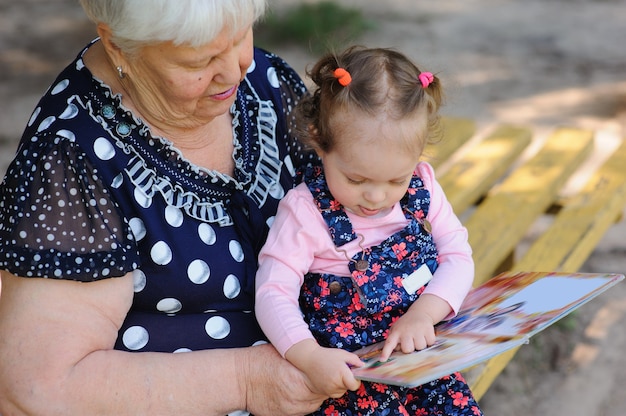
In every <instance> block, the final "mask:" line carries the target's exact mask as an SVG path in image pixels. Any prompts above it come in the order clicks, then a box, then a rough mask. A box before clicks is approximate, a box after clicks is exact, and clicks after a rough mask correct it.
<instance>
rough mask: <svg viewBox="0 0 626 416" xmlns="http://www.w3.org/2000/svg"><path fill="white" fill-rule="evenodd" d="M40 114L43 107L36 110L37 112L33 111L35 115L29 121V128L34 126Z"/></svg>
mask: <svg viewBox="0 0 626 416" xmlns="http://www.w3.org/2000/svg"><path fill="white" fill-rule="evenodd" d="M39 113H41V107H37V108H35V111H33V114H32V115H31V116H30V118H29V119H28V127H30V126H32V125H33V123H34V122H35V120H36V119H37V116H39Z"/></svg>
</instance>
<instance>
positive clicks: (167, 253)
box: [150, 241, 172, 266]
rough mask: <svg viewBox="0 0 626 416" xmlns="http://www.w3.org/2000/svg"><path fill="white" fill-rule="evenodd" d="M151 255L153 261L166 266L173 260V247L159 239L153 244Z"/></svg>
mask: <svg viewBox="0 0 626 416" xmlns="http://www.w3.org/2000/svg"><path fill="white" fill-rule="evenodd" d="M150 256H151V257H152V261H154V262H155V263H156V264H158V265H160V266H164V265H166V264H168V263H169V262H170V261H172V249H170V246H168V245H167V243H166V242H165V241H159V242H157V243H156V244H155V245H153V246H152V250H150Z"/></svg>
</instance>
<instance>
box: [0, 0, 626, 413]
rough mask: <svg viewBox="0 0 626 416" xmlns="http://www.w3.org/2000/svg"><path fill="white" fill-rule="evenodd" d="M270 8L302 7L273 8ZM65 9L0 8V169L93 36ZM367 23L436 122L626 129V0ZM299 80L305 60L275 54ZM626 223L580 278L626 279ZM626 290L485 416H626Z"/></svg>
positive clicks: (297, 53) (69, 3) (483, 5)
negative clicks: (438, 102) (446, 118)
mask: <svg viewBox="0 0 626 416" xmlns="http://www.w3.org/2000/svg"><path fill="white" fill-rule="evenodd" d="M269 1H270V5H271V6H272V7H274V8H276V9H277V10H280V9H282V8H283V7H285V6H289V5H291V4H294V3H297V2H298V1H300V0H269ZM77 3H78V2H77V1H73V0H55V1H53V2H52V1H49V0H21V1H19V2H16V1H12V0H0V110H1V111H0V174H3V173H4V171H5V170H6V166H7V164H8V162H9V160H10V159H11V158H12V154H13V152H14V150H15V145H16V142H17V139H18V138H19V136H20V133H21V131H22V129H23V127H24V125H25V123H26V120H27V119H28V117H29V116H30V112H31V110H32V109H33V107H34V105H35V104H36V101H37V100H38V97H39V96H40V95H41V93H42V92H43V91H44V90H45V89H46V88H47V86H48V84H49V83H50V82H51V81H52V79H53V78H54V76H55V74H56V73H57V72H58V71H59V70H60V69H61V68H62V67H63V66H65V64H66V63H67V62H68V61H69V60H70V59H71V58H72V57H74V56H75V55H76V53H77V52H78V51H79V49H80V48H81V47H82V46H83V45H84V44H85V43H86V42H87V41H88V40H89V39H90V38H91V37H92V36H93V33H94V32H93V28H92V27H91V24H90V23H89V22H87V20H86V19H85V17H84V16H83V14H82V11H81V9H80V7H79V6H78V4H77ZM341 4H342V5H344V6H354V7H356V8H359V9H361V10H362V11H363V13H364V15H365V17H366V18H368V19H370V20H371V21H372V22H373V23H374V25H375V28H374V29H373V30H372V31H370V32H368V33H367V34H366V35H364V37H363V38H361V39H360V40H359V43H361V44H366V45H371V46H388V47H394V48H397V49H399V50H400V51H402V52H405V53H407V54H408V55H410V56H411V57H412V58H413V59H415V60H416V61H417V62H418V63H419V64H420V66H422V67H423V68H426V69H427V70H429V71H432V72H437V73H438V74H439V75H440V77H441V78H442V79H443V81H444V83H445V85H446V86H447V97H448V104H447V106H446V108H445V109H444V114H449V115H453V116H465V117H471V118H473V119H475V120H476V121H477V123H478V126H479V131H480V132H486V131H489V129H490V128H491V127H492V126H493V125H495V124H496V123H502V122H510V123H515V124H521V125H527V126H532V128H533V129H534V131H535V132H536V134H537V135H538V136H540V135H542V134H546V133H548V132H549V131H550V130H552V129H553V128H554V127H556V126H559V125H569V126H577V127H585V128H590V129H593V130H594V131H595V132H596V138H597V145H598V147H599V148H604V147H611V146H614V145H615V143H616V142H617V141H619V140H622V139H623V138H624V137H625V132H626V53H624V48H623V45H622V44H623V41H624V39H626V24H625V23H624V22H626V0H595V1H594V0H527V1H523V2H522V1H505V0H466V1H454V0H439V1H431V2H417V1H415V0H386V1H384V2H380V1H374V0H343V1H342V2H341ZM275 52H277V53H279V54H280V55H282V56H283V57H284V58H286V60H287V61H288V62H290V63H291V64H292V65H293V66H294V67H295V68H296V69H297V70H298V71H299V72H300V73H301V74H304V69H305V67H306V65H307V64H308V63H310V62H311V61H312V60H313V59H314V57H313V56H312V54H310V53H308V51H307V50H304V49H302V48H293V47H282V48H280V49H279V50H275ZM624 235H626V222H625V221H621V222H620V223H618V224H616V225H615V226H614V227H613V228H612V229H611V230H609V232H608V233H607V235H606V236H605V238H604V240H603V241H602V242H601V244H600V245H599V247H598V248H597V250H596V251H595V252H594V253H593V254H592V256H591V258H590V259H589V260H588V261H587V262H586V264H585V265H584V267H583V271H589V272H619V273H624V272H626V243H625V242H624V237H623V236H624ZM625 328H626V284H621V285H618V286H617V287H615V288H613V289H612V290H610V291H609V292H607V293H605V294H603V295H601V296H600V297H599V298H597V299H595V300H594V301H592V302H590V303H589V304H587V305H585V306H584V307H582V308H581V309H580V311H579V312H578V313H576V314H575V315H574V316H573V317H572V318H568V319H567V320H566V321H565V322H564V323H563V324H560V325H556V326H554V327H552V328H549V329H548V330H546V331H545V332H544V333H542V334H539V335H537V336H536V337H534V338H533V339H532V340H531V342H530V345H527V346H524V347H523V348H522V349H521V350H520V352H519V353H518V355H517V356H516V358H515V359H514V361H513V362H512V363H511V365H509V366H508V367H507V369H506V370H505V372H504V373H503V374H502V375H501V376H500V377H499V378H498V379H497V380H496V382H495V383H494V385H493V387H492V388H491V389H490V391H488V392H487V394H486V395H485V397H484V398H483V399H482V400H481V406H482V407H483V410H484V411H485V414H486V415H488V416H518V415H552V416H559V415H585V416H621V415H623V414H624V409H625V408H626V397H625V395H624V394H623V391H622V386H624V385H625V384H626V371H625V370H624V369H625V368H626V354H623V351H624V350H626V329H625Z"/></svg>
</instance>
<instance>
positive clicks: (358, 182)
mask: <svg viewBox="0 0 626 416" xmlns="http://www.w3.org/2000/svg"><path fill="white" fill-rule="evenodd" d="M347 179H348V182H349V183H351V184H354V185H360V184H362V183H363V182H365V181H364V180H362V179H361V180H356V179H352V178H347Z"/></svg>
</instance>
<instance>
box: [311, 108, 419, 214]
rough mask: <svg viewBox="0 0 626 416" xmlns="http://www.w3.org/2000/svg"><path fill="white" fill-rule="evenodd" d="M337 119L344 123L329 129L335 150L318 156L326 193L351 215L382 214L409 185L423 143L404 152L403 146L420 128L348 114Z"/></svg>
mask: <svg viewBox="0 0 626 416" xmlns="http://www.w3.org/2000/svg"><path fill="white" fill-rule="evenodd" d="M337 116H340V115H339V114H338V115H337ZM341 119H343V120H349V122H345V121H344V122H343V124H342V125H341V126H340V128H339V129H335V131H336V133H335V141H336V143H338V145H337V146H336V147H335V148H334V149H333V150H332V151H330V152H327V153H322V154H321V155H320V156H321V157H322V161H323V163H324V173H325V175H326V180H327V182H328V187H329V189H330V192H331V193H332V195H333V196H334V197H335V198H336V199H337V200H338V201H339V202H340V203H341V204H342V205H343V207H344V208H345V209H346V210H348V211H350V212H352V213H354V214H356V215H359V216H362V217H376V216H382V215H385V214H386V213H388V212H389V211H390V209H391V208H392V207H393V206H394V205H395V204H396V203H397V202H398V201H399V200H400V199H402V197H403V196H404V194H405V193H406V190H407V188H408V186H409V182H410V180H411V177H412V175H413V171H414V170H415V166H416V165H417V163H418V161H419V157H420V155H421V152H422V150H423V144H422V145H419V146H418V149H417V151H412V152H410V151H408V150H407V146H406V145H405V144H404V143H406V142H407V141H409V142H410V141H411V140H414V141H415V140H419V139H417V137H421V136H420V134H423V131H424V123H423V122H419V121H418V122H416V120H415V119H414V118H410V119H409V118H407V119H404V120H400V121H397V120H390V119H388V118H385V117H377V118H373V117H365V116H360V117H355V116H354V114H353V115H352V116H351V117H341ZM335 120H337V118H336V119H335ZM337 130H339V131H337ZM407 135H408V136H407Z"/></svg>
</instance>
